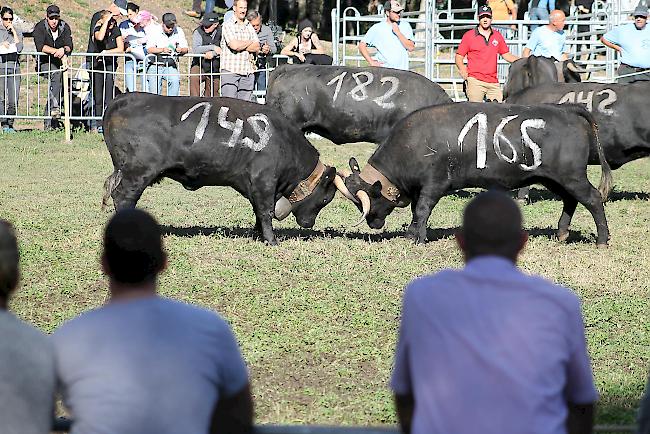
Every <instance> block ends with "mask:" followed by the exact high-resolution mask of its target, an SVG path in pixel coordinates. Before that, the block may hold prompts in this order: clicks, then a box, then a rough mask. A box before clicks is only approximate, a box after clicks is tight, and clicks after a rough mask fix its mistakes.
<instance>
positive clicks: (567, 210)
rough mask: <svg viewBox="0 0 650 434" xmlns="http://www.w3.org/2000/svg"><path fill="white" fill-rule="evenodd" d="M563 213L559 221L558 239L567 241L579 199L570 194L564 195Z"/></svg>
mask: <svg viewBox="0 0 650 434" xmlns="http://www.w3.org/2000/svg"><path fill="white" fill-rule="evenodd" d="M562 203H563V205H562V215H561V216H560V221H559V222H558V223H557V239H558V240H560V241H566V240H567V238H569V225H570V224H571V219H572V218H573V213H574V212H575V210H576V206H578V201H577V200H576V199H575V198H574V197H573V196H571V195H569V194H564V195H562Z"/></svg>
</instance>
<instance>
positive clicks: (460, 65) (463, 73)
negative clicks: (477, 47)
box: [455, 54, 467, 80]
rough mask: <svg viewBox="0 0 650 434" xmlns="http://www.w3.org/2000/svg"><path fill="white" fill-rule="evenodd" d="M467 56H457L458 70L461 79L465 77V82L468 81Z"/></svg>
mask: <svg viewBox="0 0 650 434" xmlns="http://www.w3.org/2000/svg"><path fill="white" fill-rule="evenodd" d="M464 60H465V56H461V55H460V54H456V59H455V62H456V68H458V73H459V74H460V76H461V77H463V80H467V66H466V65H465V62H464Z"/></svg>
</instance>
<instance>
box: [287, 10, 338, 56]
mask: <svg viewBox="0 0 650 434" xmlns="http://www.w3.org/2000/svg"><path fill="white" fill-rule="evenodd" d="M280 54H282V55H284V56H290V57H291V56H293V57H294V62H295V61H297V62H298V63H306V64H311V65H331V64H332V58H331V57H330V56H328V55H327V54H325V49H324V48H323V44H321V42H320V39H318V35H317V34H316V33H314V25H313V24H312V22H311V21H309V20H307V19H305V20H302V21H301V22H300V23H298V36H297V37H296V39H294V40H292V41H291V42H289V43H288V44H287V46H286V47H284V48H283V49H282V51H281V52H280Z"/></svg>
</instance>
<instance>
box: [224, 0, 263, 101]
mask: <svg viewBox="0 0 650 434" xmlns="http://www.w3.org/2000/svg"><path fill="white" fill-rule="evenodd" d="M234 9H235V13H234V15H233V18H232V19H231V20H230V21H224V23H223V36H222V38H221V65H220V66H221V96H227V97H231V98H238V99H243V100H245V101H250V100H251V98H252V96H253V85H254V81H255V76H254V74H253V73H254V72H255V63H254V61H255V53H258V52H259V51H260V42H259V40H258V39H257V32H256V31H255V29H254V28H253V26H252V25H251V23H249V22H248V20H247V19H246V11H247V9H248V3H247V2H246V0H237V1H236V2H235V5H234Z"/></svg>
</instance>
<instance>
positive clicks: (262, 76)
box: [255, 71, 267, 90]
mask: <svg viewBox="0 0 650 434" xmlns="http://www.w3.org/2000/svg"><path fill="white" fill-rule="evenodd" d="M266 73H267V71H260V72H256V73H255V90H266Z"/></svg>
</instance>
